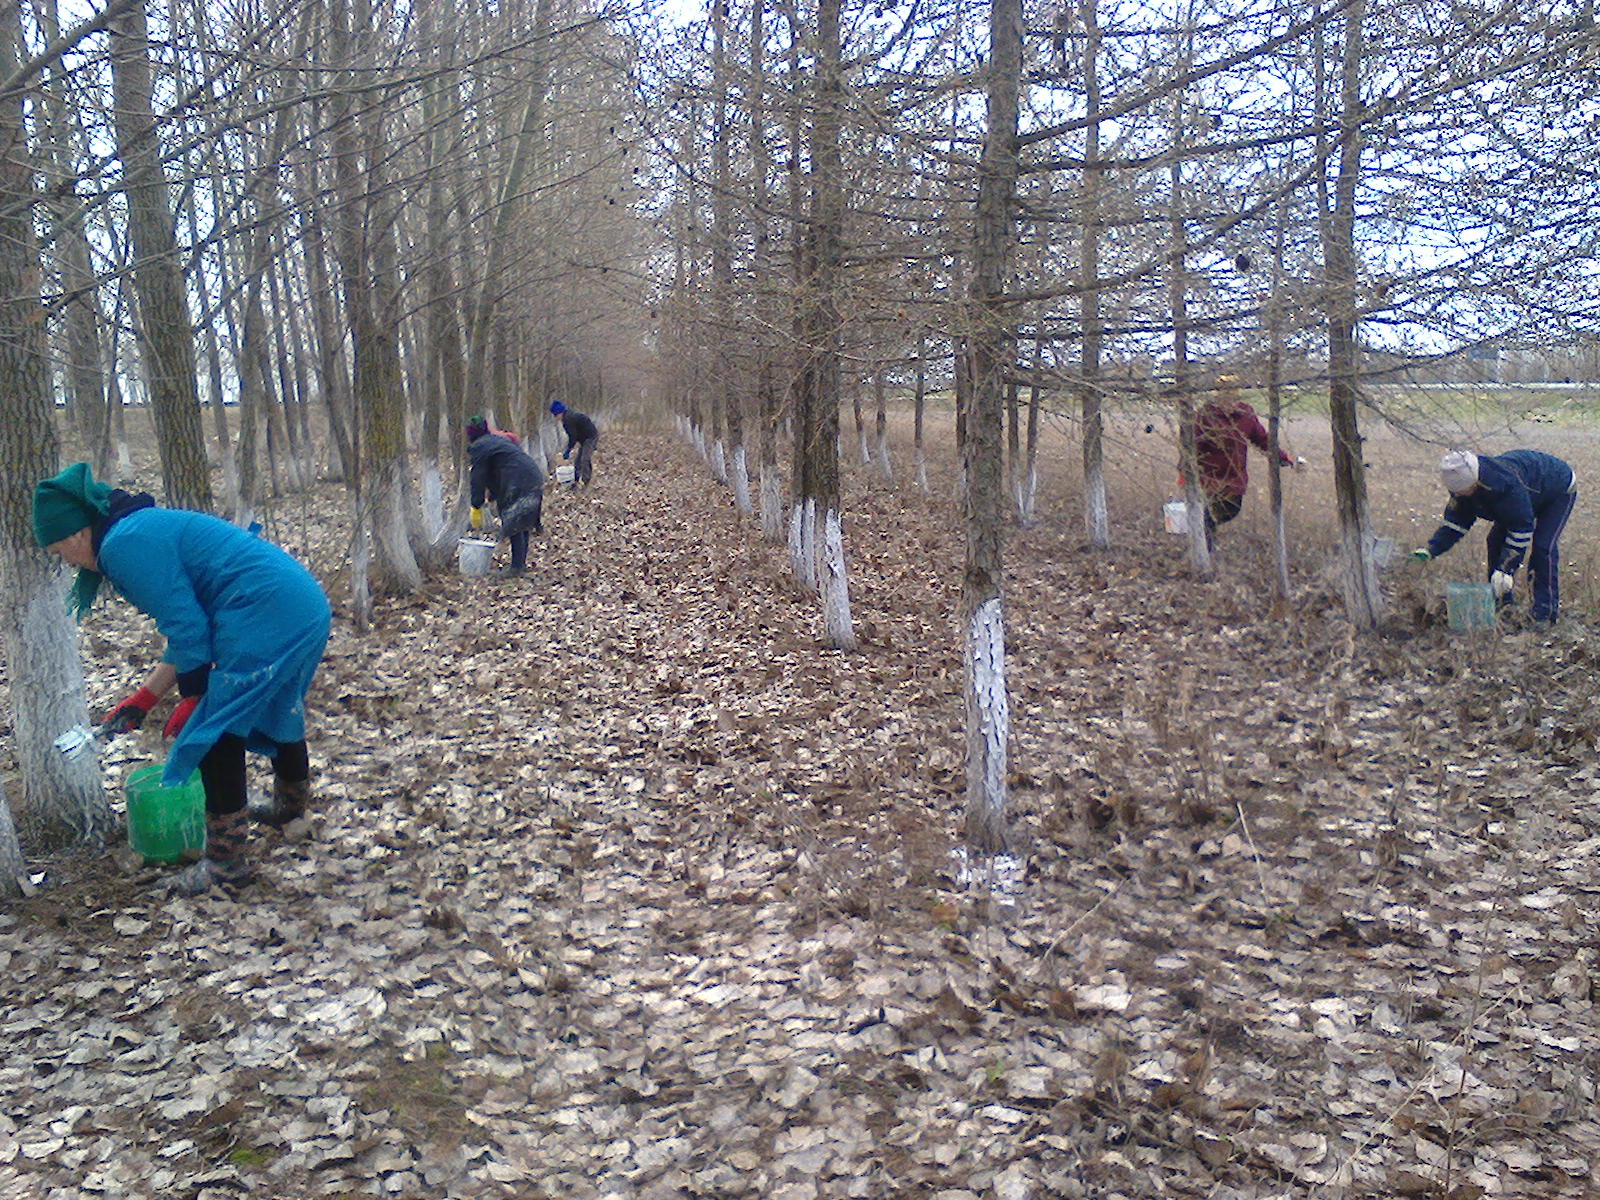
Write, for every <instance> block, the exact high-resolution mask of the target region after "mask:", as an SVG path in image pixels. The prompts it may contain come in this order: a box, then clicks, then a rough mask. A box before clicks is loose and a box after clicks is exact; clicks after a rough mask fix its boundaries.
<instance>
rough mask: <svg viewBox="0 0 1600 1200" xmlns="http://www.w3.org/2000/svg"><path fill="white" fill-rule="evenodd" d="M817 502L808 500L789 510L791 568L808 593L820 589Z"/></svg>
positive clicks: (814, 592) (798, 582)
mask: <svg viewBox="0 0 1600 1200" xmlns="http://www.w3.org/2000/svg"><path fill="white" fill-rule="evenodd" d="M816 511H817V510H816V502H815V501H813V500H806V501H804V502H803V503H800V504H796V505H795V506H794V507H793V508H791V509H790V510H789V569H790V570H791V571H792V572H793V573H794V580H795V582H796V583H797V584H799V585H800V587H801V589H802V590H803V591H805V592H806V593H807V594H808V595H812V596H815V595H817V594H818V592H819V591H820V588H819V586H818V570H817V538H816V530H817V517H816Z"/></svg>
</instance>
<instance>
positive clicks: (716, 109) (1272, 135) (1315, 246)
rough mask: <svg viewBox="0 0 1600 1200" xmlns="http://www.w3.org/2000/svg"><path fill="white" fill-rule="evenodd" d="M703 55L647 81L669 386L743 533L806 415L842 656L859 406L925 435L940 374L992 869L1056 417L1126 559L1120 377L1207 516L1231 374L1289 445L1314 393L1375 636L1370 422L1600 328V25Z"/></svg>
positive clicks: (902, 35)
mask: <svg viewBox="0 0 1600 1200" xmlns="http://www.w3.org/2000/svg"><path fill="white" fill-rule="evenodd" d="M684 32H685V34H686V36H684V37H682V38H681V39H679V40H678V41H677V42H675V43H674V44H672V45H671V46H669V47H667V48H665V51H664V55H663V58H662V59H661V60H659V61H666V62H669V63H671V64H672V67H671V70H670V71H665V72H663V71H660V69H659V61H658V60H651V61H652V64H653V65H654V66H655V67H656V69H657V72H658V75H659V76H660V78H657V79H656V82H657V83H658V85H659V86H660V88H661V89H662V94H663V97H664V100H665V101H666V105H667V107H666V116H665V124H664V125H663V126H662V129H661V133H660V138H661V143H662V146H663V149H664V150H665V151H666V152H667V154H668V156H669V157H670V158H671V160H672V162H673V163H674V165H675V168H676V169H675V172H674V174H673V187H674V196H675V201H674V213H675V216H674V219H673V220H672V221H671V222H670V223H669V225H668V228H669V229H670V230H671V232H672V234H673V241H672V254H673V270H672V275H671V279H670V280H669V281H668V284H667V288H666V298H665V300H664V302H663V312H664V317H665V319H664V324H663V329H662V341H663V344H664V345H667V346H670V347H671V348H672V350H673V353H672V354H671V355H670V356H669V358H668V359H667V360H666V361H667V362H670V363H671V364H673V367H674V369H675V372H676V373H675V375H674V376H672V377H671V378H670V379H669V380H668V381H667V386H669V388H670V389H671V390H672V394H673V396H674V397H675V400H676V407H677V408H678V410H679V411H680V412H681V413H682V414H683V419H684V422H685V429H686V432H687V433H688V434H689V436H690V437H692V438H693V439H694V440H695V442H696V443H697V444H698V445H700V446H701V447H702V449H703V450H704V452H705V455H706V459H707V461H708V463H709V464H710V466H711V469H712V470H713V472H714V473H715V474H716V475H717V476H718V477H719V478H722V479H724V480H725V481H726V482H727V483H728V485H729V486H730V488H731V489H732V491H733V494H734V497H735V499H736V503H737V504H738V505H739V507H740V509H741V510H744V511H749V509H750V504H751V501H750V499H749V497H750V495H751V489H750V486H749V482H748V480H747V479H746V476H745V472H746V469H747V468H746V463H747V453H746V444H745V443H746V440H747V439H748V440H750V441H751V442H752V444H753V445H755V446H757V447H758V448H759V449H758V453H757V455H756V459H755V460H756V461H757V462H758V463H759V468H758V469H759V472H760V474H761V476H762V480H763V482H762V486H761V487H760V488H759V495H760V496H761V497H762V498H763V501H762V505H763V510H762V513H761V523H762V527H763V529H765V530H766V531H767V533H768V535H769V536H776V531H777V529H778V522H777V520H776V519H775V514H774V513H773V512H771V511H768V505H770V504H774V503H775V500H772V499H770V498H771V497H775V496H776V490H775V489H774V488H772V487H771V486H770V484H769V483H768V482H767V479H766V477H767V475H768V474H769V473H771V472H775V471H776V470H777V460H776V458H775V456H774V455H773V453H772V450H771V447H772V443H773V434H772V431H771V426H772V424H773V423H774V422H775V421H776V420H777V416H778V414H779V413H780V411H782V410H783V409H784V408H785V406H784V405H782V404H780V403H779V402H778V396H779V393H780V391H781V393H782V395H783V396H784V397H786V399H787V406H786V407H787V410H788V412H789V413H790V415H791V419H792V422H793V429H794V431H795V446H794V461H793V466H792V472H791V477H792V481H793V488H792V491H793V496H792V500H793V508H792V510H791V514H790V522H789V526H790V545H791V553H792V557H793V560H794V570H795V574H796V577H797V578H798V579H799V580H800V581H801V582H802V583H803V584H805V585H807V586H809V587H811V588H812V589H813V590H814V591H816V593H817V594H818V595H819V597H820V598H821V602H822V606H823V610H824V613H825V615H826V620H825V626H826V630H827V634H826V636H827V639H828V640H829V641H830V642H831V643H832V644H834V645H838V646H848V645H849V644H850V643H851V640H852V635H851V633H850V629H849V622H848V601H847V598H846V597H847V591H846V587H845V574H846V572H845V560H844V554H843V548H842V545H841V544H840V541H839V538H838V535H837V529H838V527H839V514H838V504H839V493H838V484H837V480H838V471H837V454H838V445H839V441H838V416H837V415H838V411H839V407H840V403H841V398H842V396H843V395H844V393H845V391H847V390H848V391H851V392H853V393H854V394H855V395H856V397H857V403H858V404H859V402H860V401H859V397H860V394H861V392H862V390H863V389H864V388H865V387H867V386H868V385H869V384H868V381H870V384H871V386H873V387H875V389H876V390H877V391H878V393H879V395H881V394H882V392H883V390H884V388H885V386H886V384H885V381H886V380H887V381H888V385H889V386H893V387H895V388H897V389H903V390H904V391H908V392H910V393H911V394H912V395H913V397H914V403H915V404H916V409H917V421H918V425H917V428H918V430H919V432H920V429H921V418H922V409H921V401H922V396H923V389H924V384H925V380H926V378H927V375H928V372H929V369H930V368H929V360H930V357H933V356H937V357H938V358H939V359H941V360H942V363H941V365H940V366H938V367H936V368H934V370H935V371H936V372H937V373H940V374H946V375H947V376H948V377H949V378H950V379H951V381H952V382H953V385H954V389H955V393H956V397H957V415H956V421H957V436H958V439H959V440H960V443H961V447H962V463H963V474H964V478H963V483H962V486H963V489H964V490H963V496H964V502H965V512H966V519H967V531H968V536H967V540H968V555H967V563H966V576H965V578H966V586H965V590H964V596H965V600H964V606H963V613H962V636H963V637H964V639H965V644H966V649H967V663H968V671H967V697H968V713H969V724H968V729H969V735H968V763H969V772H968V784H969V787H968V802H969V827H970V829H971V830H972V832H973V834H974V837H975V840H976V841H978V842H979V843H980V844H983V845H987V846H991V847H993V846H997V845H999V844H1002V843H1003V840H1004V838H1003V826H1004V822H1003V817H1002V816H997V814H1003V811H1004V783H1003V780H1004V775H1005V771H1004V746H1005V741H1006V736H1005V719H1006V718H1005V703H1004V697H1005V687H1004V656H1003V646H1004V638H1003V620H1002V617H1001V609H1000V588H999V579H1000V540H1001V538H1000V535H1001V522H1002V517H1003V516H1004V514H1005V508H1006V502H1005V500H1004V497H1005V496H1006V493H1007V491H1008V490H1009V492H1010V496H1011V502H1012V505H1013V507H1014V509H1015V511H1016V512H1017V513H1018V514H1019V515H1021V516H1022V517H1024V518H1026V517H1027V516H1028V515H1029V512H1030V509H1031V501H1032V497H1031V480H1032V478H1033V470H1032V456H1033V453H1034V438H1033V436H1032V431H1033V430H1035V429H1036V428H1037V412H1038V406H1039V405H1040V403H1041V395H1043V394H1050V395H1057V396H1060V395H1065V396H1068V397H1070V398H1071V403H1072V406H1073V409H1074V410H1075V415H1076V417H1077V419H1078V423H1079V428H1080V430H1081V434H1082V437H1081V443H1082V454H1083V464H1082V467H1083V469H1082V478H1083V497H1082V512H1083V521H1084V529H1085V533H1086V537H1087V539H1088V542H1089V543H1090V545H1091V546H1094V547H1106V546H1108V545H1109V544H1110V538H1111V525H1110V520H1109V514H1108V511H1107V502H1106V490H1105V481H1104V449H1103V442H1102V428H1103V415H1104V406H1105V405H1106V404H1107V403H1110V402H1114V401H1115V400H1116V398H1117V396H1118V394H1119V392H1120V391H1122V390H1123V389H1124V388H1125V387H1126V386H1128V379H1129V375H1130V372H1129V370H1128V365H1129V364H1131V363H1133V362H1136V361H1149V360H1152V359H1153V360H1155V361H1156V362H1158V363H1159V364H1160V367H1159V369H1158V380H1159V383H1160V386H1161V388H1162V390H1163V393H1164V394H1165V395H1166V396H1167V397H1168V398H1169V400H1170V402H1171V403H1172V404H1173V405H1174V407H1175V409H1176V411H1177V413H1178V415H1179V418H1180V437H1181V442H1182V453H1183V454H1184V456H1185V458H1186V459H1187V460H1188V464H1189V469H1188V470H1187V471H1186V472H1185V476H1186V478H1187V479H1188V480H1190V484H1189V487H1190V489H1191V494H1190V496H1189V500H1190V502H1191V504H1192V505H1195V506H1198V505H1199V503H1200V501H1201V497H1200V496H1199V494H1198V472H1196V471H1195V470H1194V469H1193V462H1192V458H1193V446H1194V442H1193V419H1192V418H1193V412H1194V406H1193V403H1192V401H1191V397H1192V396H1194V395H1195V394H1196V393H1198V392H1203V391H1204V389H1205V387H1206V386H1207V382H1206V380H1207V375H1208V372H1210V371H1215V370H1217V369H1221V370H1225V371H1227V372H1229V373H1233V374H1237V375H1241V376H1244V377H1245V378H1247V379H1248V380H1251V381H1253V382H1255V383H1256V384H1258V385H1260V386H1262V387H1263V388H1264V389H1265V391H1266V394H1267V397H1268V403H1269V407H1270V408H1271V410H1272V411H1271V416H1272V418H1273V420H1272V423H1271V424H1272V427H1273V429H1274V431H1275V429H1276V417H1277V412H1278V404H1279V396H1280V393H1281V391H1282V389H1283V388H1284V387H1285V386H1286V385H1288V384H1295V385H1298V386H1301V387H1311V388H1316V389H1318V390H1321V391H1323V392H1325V394H1326V395H1327V397H1328V405H1329V412H1330V420H1331V425H1332V431H1333V456H1334V462H1333V466H1334V477H1335V481H1336V487H1337V492H1338V504H1339V516H1340V527H1341V534H1342V542H1343V550H1344V553H1343V564H1344V569H1343V572H1342V575H1343V579H1344V590H1345V602H1346V608H1347V611H1348V613H1349V616H1350V618H1351V620H1352V621H1353V622H1354V623H1355V624H1356V625H1357V626H1358V627H1362V628H1366V627H1371V626H1373V625H1374V624H1376V623H1377V621H1378V620H1379V619H1380V618H1381V616H1382V605H1383V600H1382V595H1381V592H1380V590H1379V587H1378V582H1377V574H1376V571H1375V569H1374V565H1373V563H1372V561H1371V548H1372V545H1373V538H1372V537H1371V536H1370V535H1369V528H1368V526H1369V520H1368V514H1367V501H1366V484H1365V479H1364V476H1363V465H1362V454H1361V440H1362V434H1361V425H1360V416H1361V413H1362V412H1363V411H1364V410H1368V411H1374V412H1378V413H1380V414H1381V411H1382V399H1381V393H1380V391H1379V390H1378V389H1376V388H1373V387H1371V386H1370V382H1371V380H1372V379H1374V378H1393V377H1394V375H1395V372H1396V371H1397V370H1403V369H1404V368H1405V367H1406V366H1407V365H1408V364H1429V365H1431V364H1434V363H1436V362H1438V361H1439V360H1441V359H1448V358H1450V357H1452V356H1462V357H1465V356H1466V355H1468V354H1477V355H1480V356H1481V355H1482V354H1483V353H1485V351H1486V350H1487V348H1491V347H1496V348H1498V347H1520V348H1529V347H1542V348H1544V349H1545V350H1546V351H1547V352H1550V353H1554V352H1556V351H1557V350H1558V349H1559V348H1560V347H1563V346H1568V345H1573V344H1576V343H1578V342H1581V341H1584V340H1585V339H1590V338H1592V337H1593V334H1594V331H1595V317H1596V299H1597V296H1600V292H1597V290H1596V288H1595V286H1594V283H1593V276H1594V272H1593V266H1594V253H1595V252H1594V246H1595V244H1596V243H1595V239H1594V233H1595V216H1594V214H1595V211H1596V209H1595V203H1594V202H1595V199H1596V195H1595V193H1596V184H1597V181H1600V172H1597V167H1600V161H1597V151H1596V148H1595V145H1594V139H1593V136H1592V132H1593V129H1594V128H1595V126H1596V124H1597V122H1600V73H1597V72H1596V70H1595V68H1596V65H1597V62H1600V34H1597V30H1596V25H1595V22H1594V18H1593V7H1592V3H1591V0H1557V3H1555V4H1553V5H1550V6H1545V7H1541V8H1539V9H1537V10H1533V9H1529V8H1528V7H1527V6H1526V5H1520V4H1516V3H1487V4H1467V3H1456V2H1451V3H1448V4H1441V3H1434V2H1422V3H1415V4H1401V5H1388V6H1383V7H1382V8H1373V9H1370V10H1369V8H1368V6H1367V4H1366V3H1365V0H1332V2H1329V3H1318V4H1305V3H1293V2H1280V0H1229V2H1227V3H1223V4H1220V5H1218V4H1207V5H1203V6H1202V5H1197V4H1195V3H1193V0H1174V2H1164V0H1077V2H1076V3H1073V2H1070V0H1052V2H1048V3H1044V4H1041V5H1039V6H1037V7H1035V8H1032V9H1024V8H1023V7H1022V6H1020V5H1019V4H1015V3H1012V2H1011V0H991V2H990V3H988V4H987V5H979V6H973V5H970V4H965V3H962V2H961V0H947V2H940V0H932V2H931V3H910V2H907V3H893V2H891V3H887V4H886V3H872V4H860V5H845V4H843V3H842V0H815V5H814V7H808V6H805V5H801V4H799V3H798V2H797V0H779V3H777V4H776V5H769V4H767V3H764V2H762V0H751V2H750V3H747V4H744V5H742V6H741V5H739V4H737V3H731V4H730V0H712V7H711V9H710V12H709V20H708V21H707V23H706V24H705V26H704V27H703V28H702V27H698V26H697V27H692V28H690V29H688V30H686V31H684ZM852 379H853V382H852ZM1021 389H1027V391H1028V395H1029V401H1030V403H1029V409H1030V419H1029V420H1028V421H1027V423H1026V426H1025V427H1026V428H1027V429H1028V431H1029V434H1028V436H1027V437H1026V441H1025V442H1024V441H1023V439H1022V438H1020V437H1019V434H1018V430H1019V426H1021V425H1022V423H1021V422H1020V421H1019V419H1018V417H1017V416H1016V413H1017V410H1018V403H1017V396H1018V392H1019V390H1021ZM1008 401H1009V407H1010V410H1011V412H1012V414H1013V415H1012V418H1011V422H1010V430H1011V435H1010V439H1009V441H1010V445H1009V447H1006V446H1005V445H1003V443H1004V442H1005V441H1006V440H1007V439H1006V436H1005V422H1004V420H1003V414H1004V412H1005V411H1006V408H1007V406H1008ZM858 411H859V410H858ZM1008 449H1009V454H1007V453H1006V451H1007V450H1008ZM918 452H919V454H920V440H919V446H918ZM1006 468H1009V471H1007V470H1006ZM1008 476H1009V481H1008ZM919 478H922V476H921V474H920V472H919ZM1273 485H1274V489H1275V491H1276V487H1277V478H1276V474H1275V473H1274V477H1273ZM1191 524H1192V525H1193V526H1194V528H1193V529H1192V531H1191V539H1190V542H1189V554H1190V557H1191V561H1192V564H1193V567H1194V569H1195V570H1196V572H1197V573H1199V574H1201V575H1202V576H1204V575H1207V574H1209V573H1210V562H1209V556H1208V550H1207V547H1206V543H1205V538H1204V531H1203V529H1202V528H1201V526H1200V523H1199V522H1193V523H1191ZM1281 540H1282V539H1281V537H1280V544H1281ZM1283 561H1284V560H1283V558H1282V556H1281V555H1280V564H1281V563H1282V562H1283ZM1279 574H1280V580H1282V584H1281V586H1287V572H1286V569H1283V568H1282V567H1281V566H1280V573H1279Z"/></svg>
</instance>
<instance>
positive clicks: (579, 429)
mask: <svg viewBox="0 0 1600 1200" xmlns="http://www.w3.org/2000/svg"><path fill="white" fill-rule="evenodd" d="M550 415H551V416H552V417H556V418H558V419H559V420H560V421H561V428H562V430H563V431H565V433H566V435H567V448H566V449H565V450H563V451H562V452H561V457H562V458H566V457H567V456H568V455H570V454H571V453H572V451H573V449H574V448H576V449H577V451H578V457H577V458H576V459H575V460H574V461H573V464H572V490H573V491H577V490H578V485H579V484H580V483H581V484H583V485H584V486H588V484H589V481H590V479H592V478H593V477H594V448H595V444H596V443H597V442H599V440H600V430H599V428H598V427H597V426H596V425H595V423H594V421H593V420H592V419H590V418H589V417H587V416H585V415H584V414H583V413H581V412H574V411H573V410H572V409H569V408H568V407H567V406H566V405H565V404H563V403H561V401H559V400H552V401H550Z"/></svg>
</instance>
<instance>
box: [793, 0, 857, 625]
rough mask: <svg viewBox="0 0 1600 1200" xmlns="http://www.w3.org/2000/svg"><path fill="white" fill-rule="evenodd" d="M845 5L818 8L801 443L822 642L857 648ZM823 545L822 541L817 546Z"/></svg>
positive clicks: (806, 527)
mask: <svg viewBox="0 0 1600 1200" xmlns="http://www.w3.org/2000/svg"><path fill="white" fill-rule="evenodd" d="M839 10H840V0H819V3H818V5H817V43H816V44H817V57H816V92H815V96H816V99H815V111H814V113H813V119H812V127H811V163H812V175H811V188H812V191H811V229H810V234H811V243H812V244H811V251H810V253H809V255H808V259H809V262H810V266H811V269H810V277H809V286H808V287H807V288H805V289H804V292H803V296H802V299H803V302H804V303H805V304H806V306H807V316H808V320H807V322H806V331H805V341H804V343H803V349H804V353H805V358H806V367H805V371H806V375H807V385H806V387H805V399H806V403H805V410H804V416H803V421H804V427H803V433H802V438H801V451H800V454H801V459H802V462H803V467H802V472H801V475H802V486H801V488H800V490H799V496H800V500H801V502H802V504H801V507H803V509H804V516H803V519H802V522H801V526H802V537H803V540H804V542H805V544H806V546H807V547H808V548H809V557H810V559H811V561H812V562H813V563H814V564H815V567H816V572H817V574H816V578H817V585H818V589H819V591H820V594H821V599H822V615H823V631H824V632H823V637H824V640H825V642H826V644H827V645H829V646H831V647H833V648H835V649H839V650H853V649H854V648H855V644H856V641H855V629H854V625H853V622H852V620H851V616H850V591H849V584H848V577H847V572H846V566H845V555H844V528H843V522H842V520H841V517H840V511H839V507H840V500H839V496H840V493H839V458H838V446H839V360H840V350H839V340H840V333H841V328H842V325H843V321H842V318H841V316H840V312H839V290H840V287H841V283H842V272H843V258H844V249H843V235H844V177H843V162H842V155H841V151H840V141H841V132H840V126H841V122H842V117H843V102H844V86H843V69H842V65H841V59H842V57H843V53H842V45H841V42H840V31H839V16H840V12H839ZM819 539H820V541H819Z"/></svg>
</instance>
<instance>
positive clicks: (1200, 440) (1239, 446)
mask: <svg viewBox="0 0 1600 1200" xmlns="http://www.w3.org/2000/svg"><path fill="white" fill-rule="evenodd" d="M1194 443H1195V445H1194V449H1195V458H1196V460H1197V463H1198V465H1199V469H1200V490H1201V491H1202V492H1203V493H1204V494H1205V498H1206V545H1208V546H1209V545H1211V534H1212V532H1213V531H1214V530H1215V529H1216V527H1217V526H1218V525H1225V524H1227V523H1228V522H1229V521H1231V520H1233V519H1234V518H1235V517H1237V516H1238V515H1239V510H1240V509H1241V508H1243V507H1244V493H1245V489H1246V488H1248V487H1249V485H1250V468H1249V462H1248V459H1249V454H1250V447H1251V446H1255V447H1256V448H1257V449H1259V450H1260V451H1261V452H1262V453H1266V452H1267V451H1268V450H1269V449H1270V448H1271V439H1270V438H1269V437H1268V436H1267V430H1266V427H1265V426H1263V425H1262V424H1261V418H1260V417H1258V416H1256V410H1255V409H1253V408H1251V407H1250V404H1249V402H1248V401H1247V400H1245V398H1244V397H1243V396H1241V395H1240V394H1239V381H1238V380H1237V379H1235V378H1233V377H1232V376H1228V375H1225V376H1223V377H1222V378H1221V379H1219V380H1218V381H1217V390H1216V392H1215V394H1214V395H1213V396H1212V397H1211V399H1210V400H1207V401H1206V402H1205V404H1204V405H1202V406H1201V408H1200V411H1199V412H1198V413H1196V414H1195V418H1194ZM1278 461H1279V462H1281V463H1282V464H1283V465H1284V466H1286V467H1293V466H1297V465H1299V463H1301V462H1304V461H1305V460H1304V459H1299V460H1296V459H1295V458H1293V457H1291V456H1290V455H1289V453H1288V452H1287V451H1285V450H1284V449H1283V447H1282V446H1281V445H1280V446H1279V447H1278Z"/></svg>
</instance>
